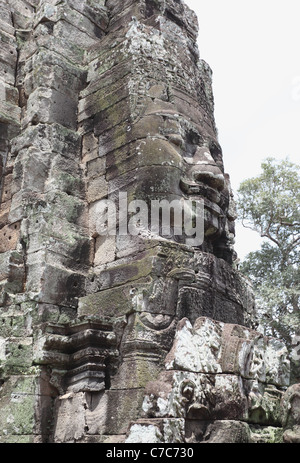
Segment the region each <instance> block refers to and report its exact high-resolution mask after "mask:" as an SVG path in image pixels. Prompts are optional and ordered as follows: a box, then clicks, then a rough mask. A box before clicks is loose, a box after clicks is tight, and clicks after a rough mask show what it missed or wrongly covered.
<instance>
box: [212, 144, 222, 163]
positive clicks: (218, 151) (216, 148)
mask: <svg viewBox="0 0 300 463" xmlns="http://www.w3.org/2000/svg"><path fill="white" fill-rule="evenodd" d="M209 150H210V153H211V155H212V157H213V158H214V159H215V160H216V159H217V158H220V157H222V148H221V146H220V145H219V143H218V142H215V141H211V142H210V143H209Z"/></svg>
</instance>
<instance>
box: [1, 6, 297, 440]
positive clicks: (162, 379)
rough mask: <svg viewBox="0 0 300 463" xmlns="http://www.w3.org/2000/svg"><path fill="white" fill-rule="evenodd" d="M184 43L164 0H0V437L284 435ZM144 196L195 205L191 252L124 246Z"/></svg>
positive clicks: (207, 118) (154, 237)
mask: <svg viewBox="0 0 300 463" xmlns="http://www.w3.org/2000/svg"><path fill="white" fill-rule="evenodd" d="M197 33H198V24H197V19H196V17H195V14H194V13H193V12H192V11H191V10H190V9H189V8H188V7H187V6H186V5H185V4H184V2H183V1H181V0H124V1H122V2H121V1H117V0H106V1H105V0H72V1H70V0H63V1H59V0H48V1H46V0H1V20H0V34H1V52H0V60H1V61H0V91H1V102H0V105H1V108H0V139H1V143H0V188H1V190H0V191H1V209H0V253H1V254H0V290H1V293H0V319H1V325H0V442H70V443H72V442H87V443H91V442H99V443H103V442H105V443H110V442H111V443H112V442H116V443H118V442H128V443H130V442H167V443H180V442H269V441H281V440H282V436H283V431H284V426H287V427H288V428H289V429H290V431H286V432H288V433H289V436H290V435H292V436H293V431H292V428H293V426H294V424H295V423H294V421H295V420H294V421H293V419H291V416H290V414H289V413H288V412H286V414H285V415H283V413H282V408H281V403H284V404H285V409H284V410H288V405H287V404H289V403H290V402H291V400H292V398H293V397H295V394H296V392H297V391H296V392H295V393H294V395H293V394H292V393H291V391H289V394H288V395H284V394H285V391H286V389H287V387H288V386H289V361H288V358H287V351H286V349H285V347H284V345H283V344H282V343H281V342H280V341H278V340H275V339H267V338H265V337H263V336H262V335H261V334H259V333H257V332H256V331H254V330H253V329H252V327H251V320H252V317H253V308H254V307H253V306H254V303H253V295H252V292H251V289H250V288H249V285H248V283H247V282H246V281H245V280H244V279H243V277H242V276H241V275H240V274H239V273H238V272H237V271H236V270H235V268H234V265H233V263H234V260H235V252H234V249H233V244H234V220H235V211H234V203H233V198H232V194H231V190H230V181H229V176H228V175H227V174H226V173H225V172H224V166H223V156H222V150H221V147H220V145H219V142H218V136H217V131H216V127H215V121H214V104H213V95H212V88H211V70H210V68H209V66H208V65H207V64H206V63H205V62H204V61H202V60H201V59H200V58H199V53H198V49H197V45H196V40H197ZM120 194H121V195H122V196H121V195H120ZM104 201H110V202H111V203H113V204H116V210H117V211H118V213H119V214H118V218H117V219H116V221H115V225H116V230H115V231H116V232H115V233H107V234H103V233H101V230H99V217H100V216H101V211H102V212H103V207H102V206H103V204H104ZM160 201H168V202H169V203H170V202H172V201H177V204H180V203H182V201H187V202H189V204H190V203H191V202H192V203H193V204H194V205H196V206H197V204H199V205H200V204H201V205H202V209H201V211H202V222H203V227H204V238H203V240H202V241H201V243H199V245H196V246H194V245H192V244H189V243H190V242H189V241H188V240H186V239H185V237H184V236H178V234H176V233H175V232H174V227H171V228H170V233H169V234H168V235H167V236H165V235H162V234H161V233H159V230H158V231H157V232H156V233H152V232H153V230H149V229H147V227H139V226H138V224H136V227H135V228H133V229H132V230H131V233H129V232H128V228H127V225H128V223H127V222H126V220H125V224H124V220H123V221H122V220H121V219H120V212H121V213H123V216H124V208H125V210H126V214H125V215H126V217H125V218H128V214H129V215H130V213H131V216H132V212H133V211H132V210H131V209H130V208H129V209H128V207H129V205H130V204H131V206H132V204H134V205H135V206H136V207H137V209H138V208H139V205H141V204H143V205H145V204H147V205H149V206H150V204H152V203H153V202H156V203H157V202H160ZM105 204H106V203H105ZM197 210H198V209H197ZM199 210H200V209H199ZM127 211H128V214H127ZM169 212H170V220H171V221H172V220H173V221H174V220H175V219H174V218H173V219H172V217H171V216H172V214H171V211H169ZM108 219H109V217H108ZM123 219H124V217H123ZM193 220H194V221H195V220H197V214H196V216H195V215H194V216H193ZM173 225H174V223H173ZM124 227H126V230H125V231H124ZM121 229H122V230H123V233H121V232H120V231H121ZM286 394H287V393H286ZM283 397H284V400H282V398H283ZM282 416H284V417H285V418H284V422H283V419H282ZM74 417H75V419H74ZM290 439H292V440H293V437H292V438H290Z"/></svg>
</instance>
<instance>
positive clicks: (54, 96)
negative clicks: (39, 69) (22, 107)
mask: <svg viewBox="0 0 300 463" xmlns="http://www.w3.org/2000/svg"><path fill="white" fill-rule="evenodd" d="M76 111H77V102H76V100H74V99H73V98H70V97H68V96H66V95H64V94H63V93H60V92H58V91H57V90H54V89H50V88H42V87H39V88H38V89H36V90H35V91H34V92H32V93H31V94H30V95H29V97H28V101H27V110H26V115H25V117H24V119H23V127H24V128H25V127H26V126H27V125H28V124H29V123H31V124H34V125H36V124H39V123H41V124H53V123H58V124H61V125H62V126H64V127H66V128H68V129H76V124H77V120H76Z"/></svg>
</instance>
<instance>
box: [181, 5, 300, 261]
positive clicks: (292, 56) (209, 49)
mask: <svg viewBox="0 0 300 463" xmlns="http://www.w3.org/2000/svg"><path fill="white" fill-rule="evenodd" d="M185 3H186V4H187V5H188V6H189V7H190V8H192V9H193V10H194V11H195V12H196V14H197V16H198V21H199V28H200V30H199V39H198V43H199V51H200V56H201V58H202V59H204V60H205V61H206V62H207V63H208V64H209V65H210V67H211V68H212V70H213V90H214V97H215V118H216V124H217V127H218V131H219V141H220V144H221V146H222V149H223V155H224V164H225V170H226V171H227V172H228V173H229V174H230V177H231V182H232V186H233V189H234V190H235V191H236V190H237V188H238V186H239V184H240V182H241V181H242V180H244V179H246V178H250V177H253V176H256V175H258V174H259V173H260V171H261V168H260V166H261V162H262V160H264V159H265V158H266V157H268V156H272V157H275V158H277V159H283V158H285V157H287V156H288V157H289V159H290V160H291V161H293V162H296V163H300V52H299V44H300V26H299V22H300V0H285V1H284V2H283V1H282V0H272V1H271V0H251V1H250V0H185ZM236 233H237V236H236V246H235V248H236V250H237V252H238V254H239V257H240V258H241V259H242V258H243V257H244V256H245V255H246V254H247V253H248V252H250V251H252V250H256V249H259V247H260V239H259V237H258V235H257V234H256V233H255V232H251V231H247V230H246V229H244V228H243V227H242V226H241V225H239V224H237V227H236Z"/></svg>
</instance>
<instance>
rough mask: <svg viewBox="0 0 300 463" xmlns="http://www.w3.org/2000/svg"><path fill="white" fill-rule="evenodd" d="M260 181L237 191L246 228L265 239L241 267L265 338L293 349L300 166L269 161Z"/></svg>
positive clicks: (298, 331)
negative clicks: (249, 281) (253, 297)
mask: <svg viewBox="0 0 300 463" xmlns="http://www.w3.org/2000/svg"><path fill="white" fill-rule="evenodd" d="M261 167H262V172H261V174H260V175H259V176H258V177H255V178H251V179H248V180H245V181H244V182H242V183H241V185H240V187H239V189H238V198H237V209H238V214H239V218H240V220H241V222H242V224H243V225H244V226H245V227H247V228H251V229H252V230H255V231H256V232H258V233H259V234H260V236H261V237H262V238H264V241H263V243H262V245H261V249H260V250H258V251H255V252H251V253H250V254H248V255H247V256H246V258H245V260H244V261H243V262H242V263H241V265H240V269H241V271H242V272H243V273H244V274H245V275H247V276H248V277H249V278H250V279H251V281H252V284H253V287H254V291H255V294H256V305H257V314H258V320H259V323H260V326H261V327H262V328H263V329H264V333H265V334H266V335H272V336H276V337H280V338H281V339H283V340H285V342H286V345H287V347H288V348H290V350H291V346H292V340H293V338H294V336H295V335H300V313H299V295H300V267H299V244H300V233H299V231H300V211H299V204H300V177H299V171H300V167H299V166H298V165H296V164H294V163H292V162H290V161H289V160H288V159H285V160H282V161H276V160H275V159H273V158H268V159H266V160H265V161H264V162H263V163H262V165H261Z"/></svg>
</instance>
